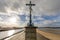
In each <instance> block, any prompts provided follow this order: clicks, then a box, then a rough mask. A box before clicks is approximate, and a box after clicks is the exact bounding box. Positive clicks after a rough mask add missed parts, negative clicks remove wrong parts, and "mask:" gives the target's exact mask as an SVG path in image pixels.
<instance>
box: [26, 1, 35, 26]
mask: <svg viewBox="0 0 60 40" xmlns="http://www.w3.org/2000/svg"><path fill="white" fill-rule="evenodd" d="M26 6H29V9H30V20H29V23H30V24H29V25H30V26H32V18H31V17H32V15H31V11H32V6H35V4H32V3H31V1H30V3H29V4H26Z"/></svg>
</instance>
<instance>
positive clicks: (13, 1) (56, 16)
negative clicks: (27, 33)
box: [0, 0, 60, 26]
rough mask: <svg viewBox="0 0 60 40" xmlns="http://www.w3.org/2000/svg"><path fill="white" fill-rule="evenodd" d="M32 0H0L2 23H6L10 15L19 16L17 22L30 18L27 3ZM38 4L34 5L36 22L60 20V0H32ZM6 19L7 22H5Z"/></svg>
mask: <svg viewBox="0 0 60 40" xmlns="http://www.w3.org/2000/svg"><path fill="white" fill-rule="evenodd" d="M29 1H30V0H0V23H2V24H4V23H6V22H7V19H9V18H10V17H12V16H14V17H18V18H19V21H18V23H17V24H19V25H20V24H23V23H24V22H26V23H27V22H28V20H29V7H28V6H26V5H25V4H26V3H29ZM31 1H32V3H34V4H36V6H34V7H32V9H33V11H32V15H33V20H34V23H35V24H37V25H39V26H47V25H48V24H51V23H54V22H55V21H56V22H58V21H59V20H60V0H37V1H36V0H31ZM5 21H6V22H5ZM23 25H26V24H23Z"/></svg>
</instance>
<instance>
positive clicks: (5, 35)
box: [0, 29, 23, 40]
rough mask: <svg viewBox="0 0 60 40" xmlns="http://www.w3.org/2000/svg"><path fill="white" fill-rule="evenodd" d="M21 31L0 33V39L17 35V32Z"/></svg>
mask: <svg viewBox="0 0 60 40" xmlns="http://www.w3.org/2000/svg"><path fill="white" fill-rule="evenodd" d="M21 30H23V29H18V30H10V31H3V32H0V39H2V38H4V37H7V36H11V35H12V34H14V33H17V32H19V31H21ZM5 40H8V39H5Z"/></svg>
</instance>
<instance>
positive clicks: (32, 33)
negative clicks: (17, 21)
mask: <svg viewBox="0 0 60 40" xmlns="http://www.w3.org/2000/svg"><path fill="white" fill-rule="evenodd" d="M36 28H37V27H30V26H28V27H25V40H37V35H36V34H37V33H36Z"/></svg>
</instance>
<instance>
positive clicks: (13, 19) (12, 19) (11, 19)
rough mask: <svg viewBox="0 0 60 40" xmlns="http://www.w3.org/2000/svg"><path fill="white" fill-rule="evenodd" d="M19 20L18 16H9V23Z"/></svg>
mask: <svg viewBox="0 0 60 40" xmlns="http://www.w3.org/2000/svg"><path fill="white" fill-rule="evenodd" d="M16 22H17V18H15V17H11V18H9V23H12V24H13V23H16Z"/></svg>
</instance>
